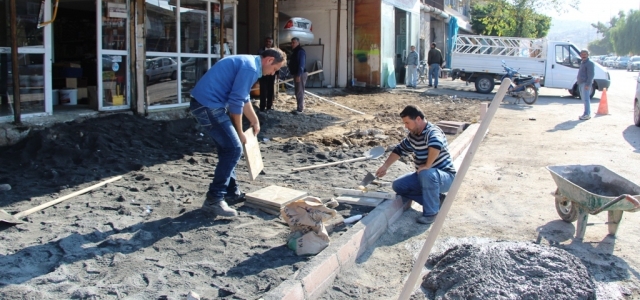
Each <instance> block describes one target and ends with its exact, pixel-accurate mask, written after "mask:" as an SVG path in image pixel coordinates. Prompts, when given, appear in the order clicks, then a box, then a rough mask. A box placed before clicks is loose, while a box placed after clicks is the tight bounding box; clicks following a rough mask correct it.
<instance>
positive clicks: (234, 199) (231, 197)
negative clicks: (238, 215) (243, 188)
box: [224, 192, 245, 202]
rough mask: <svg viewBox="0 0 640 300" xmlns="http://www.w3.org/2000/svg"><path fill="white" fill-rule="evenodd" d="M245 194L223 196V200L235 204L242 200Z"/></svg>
mask: <svg viewBox="0 0 640 300" xmlns="http://www.w3.org/2000/svg"><path fill="white" fill-rule="evenodd" d="M244 196H245V194H244V193H242V192H237V193H233V194H226V195H224V200H225V201H229V202H237V201H240V200H243V199H244Z"/></svg>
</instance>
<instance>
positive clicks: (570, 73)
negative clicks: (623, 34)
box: [541, 42, 611, 97]
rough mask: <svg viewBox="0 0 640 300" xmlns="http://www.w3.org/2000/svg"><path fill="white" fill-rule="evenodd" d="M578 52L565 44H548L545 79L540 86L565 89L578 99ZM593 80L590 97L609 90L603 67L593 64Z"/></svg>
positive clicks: (608, 82) (573, 46)
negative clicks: (597, 91) (596, 91)
mask: <svg viewBox="0 0 640 300" xmlns="http://www.w3.org/2000/svg"><path fill="white" fill-rule="evenodd" d="M581 60H582V59H581V58H580V51H579V50H578V48H576V46H575V45H573V44H570V43H566V42H548V46H547V59H546V64H545V69H546V71H545V75H546V76H545V77H544V78H543V80H541V85H542V86H544V87H548V88H561V89H567V90H568V91H569V92H570V93H571V94H572V95H573V96H575V97H579V96H580V95H579V94H578V85H577V83H576V76H577V75H578V69H580V63H581ZM594 65H595V68H594V73H595V74H594V80H593V87H594V88H593V89H592V90H591V97H593V94H594V93H595V90H596V89H597V90H600V91H602V90H603V89H604V88H609V85H610V84H611V77H610V75H609V72H607V71H606V70H605V69H604V67H602V66H601V65H600V64H597V63H595V62H594Z"/></svg>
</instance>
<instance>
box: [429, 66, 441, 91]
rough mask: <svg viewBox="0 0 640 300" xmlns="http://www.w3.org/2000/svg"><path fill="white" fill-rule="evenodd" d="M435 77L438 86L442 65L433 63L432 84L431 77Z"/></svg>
mask: <svg viewBox="0 0 640 300" xmlns="http://www.w3.org/2000/svg"><path fill="white" fill-rule="evenodd" d="M432 77H433V78H434V79H435V81H436V82H435V86H438V78H439V77H440V65H439V64H431V65H430V66H429V85H431V78H432Z"/></svg>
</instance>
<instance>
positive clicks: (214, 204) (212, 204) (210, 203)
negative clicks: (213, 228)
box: [202, 198, 238, 217]
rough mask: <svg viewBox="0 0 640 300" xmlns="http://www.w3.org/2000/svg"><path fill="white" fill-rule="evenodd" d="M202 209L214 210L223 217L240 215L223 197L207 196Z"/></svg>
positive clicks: (213, 211)
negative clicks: (212, 197)
mask: <svg viewBox="0 0 640 300" xmlns="http://www.w3.org/2000/svg"><path fill="white" fill-rule="evenodd" d="M202 209H204V210H206V211H208V212H212V213H214V214H216V215H217V216H221V217H235V216H237V215H238V212H237V211H236V210H235V209H233V208H231V207H229V205H228V204H227V202H226V201H224V200H222V199H220V200H216V199H211V198H207V199H205V200H204V203H203V204H202Z"/></svg>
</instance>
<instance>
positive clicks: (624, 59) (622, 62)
mask: <svg viewBox="0 0 640 300" xmlns="http://www.w3.org/2000/svg"><path fill="white" fill-rule="evenodd" d="M628 62H629V57H628V56H620V57H619V58H618V59H617V60H616V65H615V67H616V68H617V69H626V68H627V63H628Z"/></svg>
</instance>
